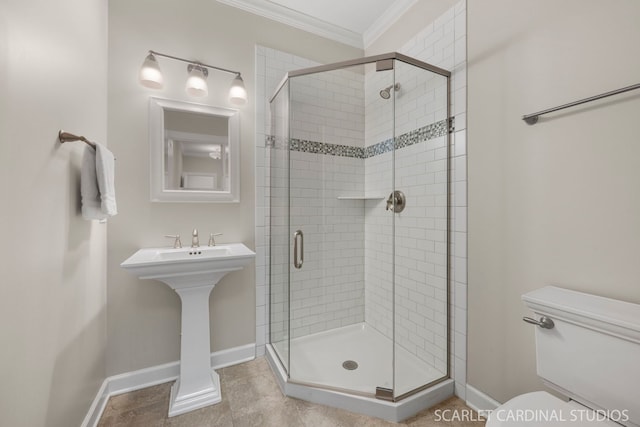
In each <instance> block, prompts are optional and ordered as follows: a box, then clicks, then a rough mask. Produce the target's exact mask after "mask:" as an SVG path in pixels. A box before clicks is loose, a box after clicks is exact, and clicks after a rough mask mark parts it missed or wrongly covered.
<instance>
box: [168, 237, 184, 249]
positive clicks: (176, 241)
mask: <svg viewBox="0 0 640 427" xmlns="http://www.w3.org/2000/svg"><path fill="white" fill-rule="evenodd" d="M164 237H168V238H170V239H176V240H175V241H174V242H173V248H174V249H180V248H181V247H182V242H181V241H180V235H179V234H176V235H171V234H167V235H165V236H164Z"/></svg>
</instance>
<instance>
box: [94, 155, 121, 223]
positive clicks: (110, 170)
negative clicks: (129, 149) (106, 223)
mask: <svg viewBox="0 0 640 427" xmlns="http://www.w3.org/2000/svg"><path fill="white" fill-rule="evenodd" d="M96 176H97V178H98V190H100V201H101V206H100V209H101V211H102V213H103V214H105V215H107V216H114V215H117V214H118V208H117V206H116V189H115V184H114V180H115V157H114V156H113V153H112V152H111V151H109V149H108V148H107V147H105V146H103V145H100V144H96Z"/></svg>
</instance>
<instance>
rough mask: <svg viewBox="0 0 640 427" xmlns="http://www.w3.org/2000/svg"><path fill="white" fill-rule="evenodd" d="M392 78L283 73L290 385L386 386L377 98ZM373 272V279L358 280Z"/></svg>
mask: <svg viewBox="0 0 640 427" xmlns="http://www.w3.org/2000/svg"><path fill="white" fill-rule="evenodd" d="M368 78H371V79H370V80H369V81H368V80H367V79H368ZM392 83H393V70H384V71H378V72H377V71H376V66H375V63H374V64H367V65H357V66H353V67H348V68H340V69H333V70H326V71H320V72H315V73H309V74H302V75H295V76H292V77H290V78H289V84H290V106H291V109H290V144H289V218H290V224H289V239H290V242H289V247H290V259H289V284H290V307H291V312H290V365H289V367H290V371H289V372H290V378H291V380H292V381H295V382H298V383H303V384H310V385H313V386H319V387H325V388H331V389H336V390H342V391H348V392H350V393H357V394H364V395H369V396H373V395H375V393H376V388H377V387H383V388H392V384H393V365H392V353H393V343H392V330H393V325H392V321H393V316H392V314H391V310H392V308H393V307H392V304H391V302H390V301H391V298H390V297H391V296H392V284H393V280H392V277H393V268H392V264H393V258H392V255H391V248H392V237H393V232H392V221H393V218H392V216H390V215H388V214H387V212H386V211H385V200H384V199H383V196H384V195H385V193H387V192H388V191H390V189H391V188H392V183H391V180H392V178H393V174H392V172H391V171H392V164H391V162H392V156H393V154H392V152H391V151H390V150H387V151H384V148H385V147H386V148H388V147H389V141H390V139H391V138H392V136H393V120H394V117H393V102H394V101H393V98H392V97H391V96H389V97H387V98H383V97H382V96H381V91H382V90H383V89H385V88H389V86H392ZM373 109H375V110H376V114H374V115H372V116H371V118H372V119H373V120H372V121H369V122H367V120H368V119H369V116H368V111H369V110H373ZM368 131H369V132H370V133H371V135H372V136H371V139H370V141H371V143H369V140H368V139H367V132H368ZM382 151H384V152H382ZM374 152H375V153H376V155H377V157H376V161H375V164H374V163H371V165H372V166H371V167H372V169H370V172H371V173H370V174H369V175H367V163H368V160H369V159H368V158H367V153H369V154H370V155H371V156H370V157H373V153H374ZM378 154H379V155H378ZM369 233H371V235H372V237H371V238H369ZM371 265H375V266H376V269H374V270H373V271H374V273H373V275H372V274H370V273H369V272H368V266H371ZM374 275H375V278H376V280H378V287H377V288H375V289H368V288H366V286H365V281H366V280H367V278H373V277H374ZM368 298H369V299H371V300H372V301H374V302H372V305H371V307H367V299H368ZM376 304H377V306H376ZM383 306H384V307H385V308H386V309H387V311H386V312H384V313H379V312H378V311H377V308H381V307H383ZM367 310H368V311H367ZM367 316H368V317H369V318H371V319H372V322H373V323H374V324H375V325H370V324H369V323H368V320H367Z"/></svg>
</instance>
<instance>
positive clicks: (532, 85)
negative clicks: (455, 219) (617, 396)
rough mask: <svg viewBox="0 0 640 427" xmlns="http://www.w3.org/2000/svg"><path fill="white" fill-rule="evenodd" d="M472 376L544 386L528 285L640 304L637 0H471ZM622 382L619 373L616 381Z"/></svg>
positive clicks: (492, 386) (490, 385) (499, 383)
mask: <svg viewBox="0 0 640 427" xmlns="http://www.w3.org/2000/svg"><path fill="white" fill-rule="evenodd" d="M468 22H469V29H468V34H469V116H468V117H469V122H468V131H469V141H470V142H469V147H468V151H469V372H468V375H469V384H470V385H472V386H473V387H474V388H476V389H479V390H480V391H482V392H484V393H485V394H487V395H489V396H490V397H492V398H493V399H496V400H498V401H500V402H503V401H505V400H507V399H509V398H511V397H513V396H515V395H517V394H519V393H523V392H526V391H532V390H538V389H542V384H541V382H540V381H539V380H538V379H537V378H536V372H535V355H534V349H535V347H534V335H533V334H534V330H533V327H532V326H531V325H527V324H525V323H524V322H522V320H521V318H522V316H523V315H530V314H531V313H530V312H529V311H528V310H527V309H526V308H525V307H524V305H523V303H522V301H521V299H520V296H521V295H522V294H523V293H526V292H528V291H530V290H533V289H537V288H540V287H543V286H546V285H550V284H554V285H558V286H562V287H566V288H569V289H574V290H578V291H584V292H589V293H594V294H597V295H603V296H606V297H612V298H618V299H622V300H626V301H631V302H635V303H640V288H639V287H638V277H640V263H639V262H638V254H639V253H640V221H638V218H640V198H639V197H638V194H640V168H638V158H640V145H639V144H638V125H637V122H638V111H640V94H639V93H638V91H635V92H630V93H628V94H625V95H619V96H616V97H611V98H608V99H606V100H602V101H599V102H594V103H590V104H586V105H584V106H581V107H576V108H572V109H568V110H565V111H562V112H558V113H554V114H549V115H547V116H543V117H541V118H540V121H539V122H538V124H536V125H535V126H529V125H527V124H525V123H524V122H523V121H522V120H521V116H522V115H524V114H529V113H533V112H535V111H539V110H543V109H545V108H550V107H554V106H557V105H562V104H564V103H567V102H570V101H574V100H578V99H581V98H586V97H589V96H592V95H596V94H599V93H602V92H606V91H609V90H613V89H617V88H621V87H624V86H628V85H631V84H635V83H638V80H639V79H638V76H640V58H639V57H638V55H637V49H638V40H640V26H638V22H640V3H639V2H637V1H635V0H613V1H608V2H602V1H598V0H567V1H562V2H557V1H553V0H541V1H536V2H517V4H516V2H513V1H510V0H487V1H482V2H474V1H470V2H469V18H468ZM621 380H622V379H621Z"/></svg>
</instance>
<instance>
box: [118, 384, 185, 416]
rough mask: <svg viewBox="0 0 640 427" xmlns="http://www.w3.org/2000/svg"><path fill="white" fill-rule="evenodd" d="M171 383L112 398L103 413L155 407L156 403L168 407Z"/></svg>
mask: <svg viewBox="0 0 640 427" xmlns="http://www.w3.org/2000/svg"><path fill="white" fill-rule="evenodd" d="M172 384H173V382H170V383H164V384H160V385H156V386H152V387H147V388H143V389H141V390H136V391H132V392H130V393H124V394H120V395H117V396H113V397H112V398H110V399H109V402H108V403H107V407H106V408H105V412H109V411H116V412H126V411H129V410H131V409H135V408H140V407H143V406H150V405H155V404H156V403H160V402H165V403H166V404H167V407H168V405H169V391H170V390H171V385H172Z"/></svg>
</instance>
